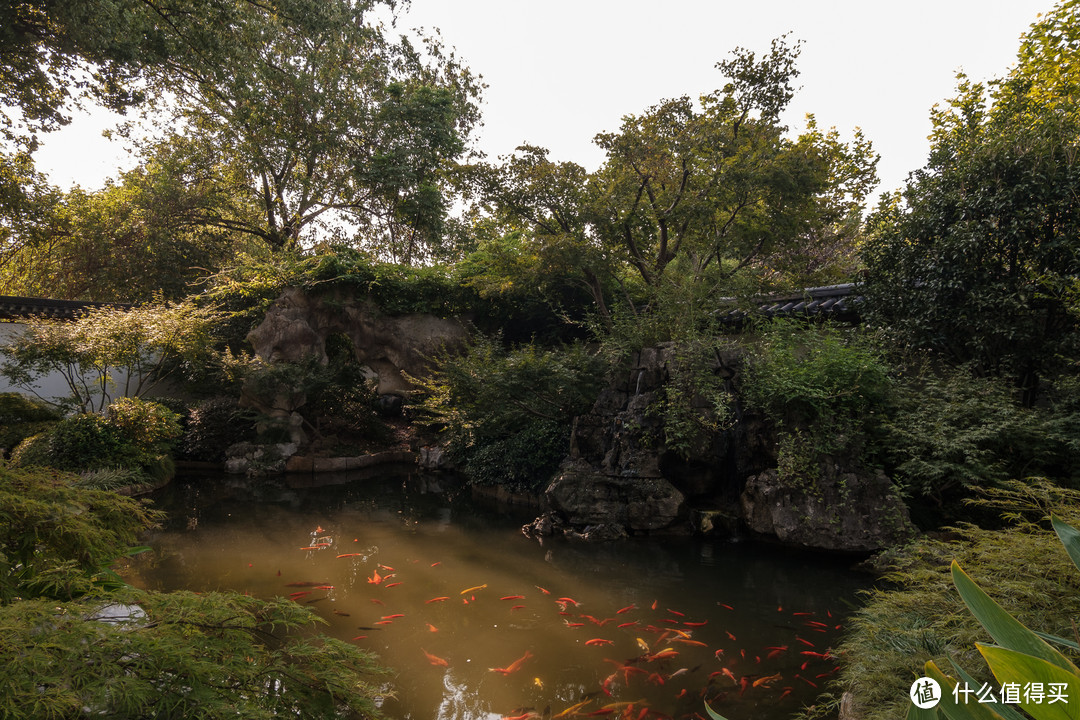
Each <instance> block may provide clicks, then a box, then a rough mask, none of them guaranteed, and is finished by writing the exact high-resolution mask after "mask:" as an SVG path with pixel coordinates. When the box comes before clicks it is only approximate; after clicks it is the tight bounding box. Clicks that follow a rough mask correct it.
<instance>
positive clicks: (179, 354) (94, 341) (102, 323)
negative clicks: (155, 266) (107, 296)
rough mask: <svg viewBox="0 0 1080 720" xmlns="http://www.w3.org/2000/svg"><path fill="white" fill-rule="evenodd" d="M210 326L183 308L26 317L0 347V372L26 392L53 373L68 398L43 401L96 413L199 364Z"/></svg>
mask: <svg viewBox="0 0 1080 720" xmlns="http://www.w3.org/2000/svg"><path fill="white" fill-rule="evenodd" d="M217 319H218V315H217V313H216V312H215V311H212V310H208V309H205V308H200V307H198V306H196V305H195V304H194V303H193V302H190V301H185V302H181V303H175V304H147V305H139V306H136V307H132V308H129V309H127V310H123V309H119V308H109V307H103V308H97V309H93V310H90V311H88V312H87V313H86V314H85V315H83V316H82V317H80V318H79V319H77V320H75V321H73V322H69V321H54V320H46V319H41V318H29V319H27V321H26V330H25V332H23V333H22V334H21V335H20V336H19V337H17V338H15V339H14V340H13V341H12V342H11V343H10V344H8V345H7V346H5V347H2V348H0V354H2V355H3V356H4V357H5V358H6V360H5V362H4V364H3V366H2V368H0V372H2V373H3V375H4V376H5V377H7V378H8V379H9V380H11V381H12V382H13V383H14V384H15V385H16V386H18V387H21V388H25V389H27V390H28V391H30V392H34V388H35V385H34V383H35V381H36V379H37V378H39V377H42V376H45V375H48V374H51V373H58V374H60V375H61V376H62V377H63V378H64V380H65V381H66V383H67V387H68V390H69V392H70V395H69V396H68V397H66V398H63V397H59V398H49V399H48V400H49V401H51V402H53V403H54V404H57V405H61V406H73V407H75V408H79V409H82V410H85V411H97V412H102V411H104V409H105V408H106V407H107V406H108V405H109V403H110V402H111V400H112V397H113V395H115V394H119V395H126V396H129V397H138V396H140V395H143V394H146V393H148V392H150V391H151V390H152V389H154V388H155V387H157V386H159V385H160V383H162V382H163V381H165V380H166V379H170V378H176V377H179V376H180V375H182V374H183V371H184V369H185V367H191V366H194V365H197V364H199V363H201V362H203V361H205V360H206V359H207V358H208V356H209V355H210V353H211V350H212V343H213V332H214V328H215V323H216V321H217ZM35 394H36V393H35Z"/></svg>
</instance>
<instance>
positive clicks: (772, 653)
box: [765, 645, 787, 660]
mask: <svg viewBox="0 0 1080 720" xmlns="http://www.w3.org/2000/svg"><path fill="white" fill-rule="evenodd" d="M765 649H766V650H768V651H769V654H768V655H766V656H765V659H766V660H773V659H775V658H778V657H780V656H781V655H783V654H784V653H785V652H787V645H782V646H781V647H768V648H765Z"/></svg>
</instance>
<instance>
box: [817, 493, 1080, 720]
mask: <svg viewBox="0 0 1080 720" xmlns="http://www.w3.org/2000/svg"><path fill="white" fill-rule="evenodd" d="M1078 502H1080V494H1078V493H1076V492H1075V491H1069V490H1063V489H1061V488H1059V487H1056V486H1054V485H1051V484H1049V483H1046V482H1037V481H1029V482H1026V483H1020V482H1010V483H1007V484H1006V487H1005V488H1003V489H1000V490H995V491H992V492H989V493H987V494H986V496H985V497H984V498H983V499H982V500H981V501H980V504H982V505H983V506H985V507H987V508H989V509H990V510H993V511H996V512H998V513H1001V514H1002V516H1003V517H1004V518H1005V519H1006V520H1008V522H1009V525H1008V527H1007V528H1005V529H1004V530H986V529H981V528H978V527H975V526H972V525H964V526H962V527H959V528H952V529H950V530H951V532H950V535H951V537H952V539H950V540H933V539H929V538H923V539H921V540H918V541H917V542H916V543H914V544H913V545H911V546H909V547H907V548H903V549H900V550H896V551H893V552H892V553H890V554H889V555H888V556H887V557H884V558H881V559H879V561H878V562H879V563H880V564H881V565H883V566H885V568H886V569H887V570H888V572H887V574H886V575H885V580H886V581H888V584H887V585H886V586H884V587H882V588H879V589H875V590H872V591H870V592H869V593H868V597H867V602H866V603H865V605H864V607H863V608H862V609H860V610H859V611H858V612H857V613H856V615H855V616H854V618H852V619H851V620H849V621H848V627H849V630H850V631H849V633H848V635H847V637H846V639H845V640H844V642H843V644H842V645H841V646H840V647H839V648H837V649H836V650H835V651H834V654H837V655H839V656H840V657H843V658H844V662H843V663H842V664H841V670H840V674H839V681H838V684H837V688H836V689H837V690H838V691H846V692H850V693H852V695H853V697H854V700H855V702H856V703H857V704H858V706H859V707H860V709H861V712H862V713H863V717H865V718H866V720H879V719H884V718H894V717H901V716H902V715H903V713H904V712H905V709H906V706H907V701H906V698H907V692H908V689H909V687H910V685H911V681H912V680H913V679H914V676H913V674H912V673H913V672H918V669H921V668H922V667H923V665H924V664H925V663H926V662H927V661H934V662H935V663H936V664H937V665H939V666H941V667H945V663H946V662H947V661H948V660H949V659H955V661H956V662H957V663H959V664H960V665H961V666H964V667H967V668H968V669H969V670H971V669H973V668H977V667H980V666H981V663H980V662H979V660H980V655H979V653H978V652H977V651H976V643H978V642H981V643H985V642H987V641H989V640H990V639H991V635H989V634H987V631H986V630H985V629H983V628H982V627H981V626H980V624H979V622H978V621H977V620H976V619H975V617H973V616H972V615H971V614H970V613H969V612H967V611H966V610H965V606H964V603H963V601H962V599H961V598H960V596H959V595H957V593H956V587H955V585H954V582H953V575H952V574H951V572H950V562H952V561H953V560H955V561H956V562H957V563H959V564H960V565H962V566H963V567H964V568H965V569H966V571H967V574H968V575H969V576H970V577H971V578H973V579H974V581H975V582H977V583H978V584H979V585H980V586H982V587H985V588H992V592H993V595H994V597H995V598H996V601H997V603H998V604H999V605H1000V606H1001V607H1002V608H1003V609H1004V611H1005V612H1007V613H1009V614H1010V615H1012V616H1013V617H1015V618H1016V619H1017V620H1018V621H1019V622H1020V623H1023V624H1024V625H1026V626H1029V627H1038V628H1040V629H1041V630H1043V631H1045V632H1047V633H1050V634H1052V635H1055V636H1062V637H1072V636H1073V634H1074V631H1073V621H1074V618H1075V617H1076V616H1077V615H1078V614H1080V574H1078V573H1077V572H1076V568H1075V567H1074V566H1073V564H1072V563H1071V562H1070V561H1069V558H1068V556H1066V555H1065V554H1064V553H1054V552H1048V549H1049V547H1051V546H1052V544H1053V540H1052V538H1053V531H1052V530H1051V527H1050V515H1051V514H1056V515H1058V516H1059V517H1061V518H1063V519H1064V520H1066V521H1068V522H1069V523H1071V524H1073V525H1075V524H1077V522H1078V521H1080V513H1078V512H1077V508H1078V507H1080V504H1078ZM972 674H973V675H974V677H975V678H976V679H977V681H978V682H980V683H981V682H984V681H988V680H991V678H990V676H989V674H988V673H987V672H985V671H982V670H980V671H979V672H973V673H972ZM1035 679H1037V678H1035ZM976 687H977V685H976ZM838 695H839V693H837V698H835V699H834V702H838ZM818 709H819V710H820V711H821V712H822V713H828V712H830V711H831V712H833V713H835V704H833V705H831V706H830V705H827V704H821V705H820V706H819V708H818Z"/></svg>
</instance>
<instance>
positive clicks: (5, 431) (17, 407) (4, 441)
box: [0, 393, 60, 456]
mask: <svg viewBox="0 0 1080 720" xmlns="http://www.w3.org/2000/svg"><path fill="white" fill-rule="evenodd" d="M59 419H60V413H58V412H57V411H56V410H55V409H54V408H51V407H49V406H48V405H46V404H45V403H42V402H40V401H37V400H34V399H32V398H29V397H26V396H25V395H22V394H20V393H0V456H2V455H6V454H7V453H9V452H10V451H11V450H12V449H14V448H15V446H16V445H18V444H19V443H21V442H22V441H23V440H25V439H26V438H28V437H30V436H31V435H37V434H38V433H40V432H43V431H45V430H47V429H48V428H49V427H51V426H52V424H53V423H55V422H56V421H57V420H59Z"/></svg>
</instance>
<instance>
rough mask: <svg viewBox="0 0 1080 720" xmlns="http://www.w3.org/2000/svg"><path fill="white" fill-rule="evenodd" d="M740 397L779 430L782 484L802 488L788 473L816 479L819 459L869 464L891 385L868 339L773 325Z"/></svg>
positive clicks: (751, 358)
mask: <svg viewBox="0 0 1080 720" xmlns="http://www.w3.org/2000/svg"><path fill="white" fill-rule="evenodd" d="M741 391H742V397H743V398H744V399H745V401H746V405H747V406H748V407H749V408H750V409H752V410H756V411H758V412H760V413H762V414H763V415H764V416H765V417H766V418H768V419H769V420H770V421H771V422H772V423H773V426H774V427H775V428H776V430H777V435H778V438H777V440H778V442H777V448H778V457H777V462H778V466H779V468H780V470H781V477H783V478H786V479H789V480H791V481H796V482H802V481H805V480H807V479H812V478H806V477H805V476H798V477H796V476H794V475H790V473H792V472H797V473H803V472H807V469H810V470H809V471H810V472H813V473H816V472H817V468H818V462H817V461H818V459H819V458H820V457H821V456H823V455H842V456H844V457H845V458H846V460H847V461H848V462H855V463H857V464H858V463H864V462H866V461H867V460H868V459H870V458H869V456H870V454H871V453H872V452H873V449H874V444H875V440H876V439H877V435H878V434H879V432H880V421H881V419H882V415H883V412H884V411H885V410H886V409H887V406H888V403H889V402H891V399H892V396H893V381H892V379H891V377H890V375H889V367H888V365H887V364H886V363H885V361H884V360H883V359H882V358H881V356H880V354H879V353H878V351H877V350H876V349H875V348H874V347H873V345H872V344H871V343H870V342H869V340H867V339H866V338H863V337H861V336H859V335H856V334H854V333H851V332H849V333H845V332H844V331H842V330H840V329H838V328H835V327H830V326H828V325H821V326H810V327H803V326H799V325H796V324H794V323H791V322H779V321H776V322H773V323H771V324H770V325H768V326H767V327H766V328H765V330H764V332H763V333H762V336H761V340H760V342H759V343H758V345H757V347H756V348H754V349H752V350H751V351H750V352H749V353H748V357H747V362H746V367H745V369H744V373H743V378H742V383H741Z"/></svg>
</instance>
